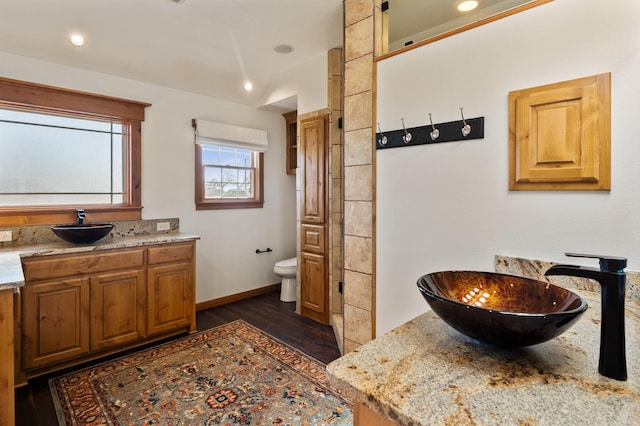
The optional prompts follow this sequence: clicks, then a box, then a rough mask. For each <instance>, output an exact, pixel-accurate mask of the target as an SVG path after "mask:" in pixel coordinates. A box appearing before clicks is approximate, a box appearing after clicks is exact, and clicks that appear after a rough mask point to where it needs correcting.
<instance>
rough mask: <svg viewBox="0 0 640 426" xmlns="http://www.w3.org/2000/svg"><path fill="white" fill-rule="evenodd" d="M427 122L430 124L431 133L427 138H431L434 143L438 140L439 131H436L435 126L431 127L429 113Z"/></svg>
mask: <svg viewBox="0 0 640 426" xmlns="http://www.w3.org/2000/svg"><path fill="white" fill-rule="evenodd" d="M429 121H430V122H431V129H432V130H431V133H429V136H431V140H432V141H435V140H436V139H438V136H440V130H438V129H436V126H434V125H433V120H432V119H431V113H429Z"/></svg>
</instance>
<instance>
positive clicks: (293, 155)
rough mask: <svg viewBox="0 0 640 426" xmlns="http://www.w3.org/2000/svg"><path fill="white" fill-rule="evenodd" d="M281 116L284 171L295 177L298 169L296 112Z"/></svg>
mask: <svg viewBox="0 0 640 426" xmlns="http://www.w3.org/2000/svg"><path fill="white" fill-rule="evenodd" d="M282 116H283V117H284V121H285V123H286V124H285V125H286V129H285V135H286V146H287V148H286V150H287V151H286V162H287V166H286V167H287V168H286V171H287V174H288V175H295V174H296V168H297V167H298V111H290V112H287V113H285V114H282Z"/></svg>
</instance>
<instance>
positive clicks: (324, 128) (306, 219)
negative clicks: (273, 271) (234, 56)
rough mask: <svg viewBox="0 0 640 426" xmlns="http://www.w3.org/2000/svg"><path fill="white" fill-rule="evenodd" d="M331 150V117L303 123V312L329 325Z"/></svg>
mask: <svg viewBox="0 0 640 426" xmlns="http://www.w3.org/2000/svg"><path fill="white" fill-rule="evenodd" d="M328 147H329V140H328V116H326V115H323V116H320V117H314V118H310V119H307V120H302V121H301V122H300V163H301V164H300V173H301V180H300V184H301V214H300V218H301V222H302V225H301V226H302V230H301V235H302V236H301V238H302V241H301V244H300V247H301V250H302V252H301V265H300V295H301V299H300V306H301V309H300V311H301V313H302V315H304V316H306V317H309V318H312V319H314V320H316V321H319V322H321V323H323V324H328V323H329V277H328V273H329V268H328V267H327V261H328V253H327V245H326V244H325V241H327V232H328V225H329V223H328V211H327V210H328V190H327V182H328ZM307 234H309V235H307Z"/></svg>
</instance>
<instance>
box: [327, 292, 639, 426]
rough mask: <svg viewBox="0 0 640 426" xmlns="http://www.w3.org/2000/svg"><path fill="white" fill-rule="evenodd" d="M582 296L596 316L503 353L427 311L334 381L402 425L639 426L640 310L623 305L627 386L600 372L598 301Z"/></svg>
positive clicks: (338, 367) (340, 364)
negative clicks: (554, 334) (564, 425)
mask: <svg viewBox="0 0 640 426" xmlns="http://www.w3.org/2000/svg"><path fill="white" fill-rule="evenodd" d="M580 293H581V295H582V296H583V297H584V298H585V299H586V300H587V303H588V304H589V308H588V309H587V311H586V312H585V314H583V316H582V317H581V318H580V319H579V320H578V321H577V322H576V324H574V326H573V327H572V328H570V329H569V330H567V331H566V332H565V333H563V334H562V335H560V336H558V337H556V338H554V339H551V340H550V341H548V342H544V343H541V344H538V345H534V346H530V347H526V348H517V349H500V348H496V347H494V346H491V345H487V344H484V343H481V342H478V341H476V340H474V339H471V338H469V337H467V336H464V335H463V334H461V333H459V332H457V331H456V330H454V329H453V328H451V327H450V326H448V325H447V324H446V323H444V322H443V321H442V320H441V319H440V318H439V317H438V316H437V315H436V314H435V313H434V312H433V311H430V310H429V311H427V312H426V313H424V314H422V315H420V316H418V317H416V318H414V319H413V320H411V321H409V322H407V323H405V324H403V325H401V326H399V327H398V328H396V329H394V330H392V331H390V332H388V333H386V334H384V335H383V336H380V337H378V338H376V339H375V340H373V341H371V342H369V343H366V344H365V345H362V346H361V347H359V348H358V349H356V350H354V351H352V352H350V353H348V354H346V355H344V356H343V357H341V358H338V359H337V360H335V361H333V362H331V363H330V364H329V365H328V366H327V376H328V378H329V382H330V383H331V385H332V386H333V387H335V388H336V389H337V390H338V391H339V392H341V393H342V394H344V395H345V396H346V397H347V398H349V399H350V400H351V402H352V403H361V404H363V405H365V406H367V407H368V408H370V409H372V410H374V411H376V412H378V413H380V414H381V415H383V416H384V417H386V418H388V419H391V420H393V421H395V422H396V423H398V424H401V425H436V424H445V425H446V424H493V425H502V424H505V425H513V424H527V425H534V424H535V425H538V426H542V425H557V424H567V425H583V424H616V425H627V424H628V425H638V424H640V386H639V383H640V365H639V364H638V358H639V357H640V341H638V339H637V338H635V337H636V336H638V335H640V304H639V303H638V302H637V301H627V303H626V305H625V306H626V313H625V315H626V337H627V339H626V343H627V349H626V356H627V368H628V373H629V379H628V380H627V381H617V380H613V379H610V378H607V377H604V376H602V375H600V374H599V373H598V371H597V370H598V357H599V343H600V296H599V294H598V293H595V292H588V291H581V292H580ZM416 297H420V296H419V295H417V296H416ZM425 303H426V302H425ZM427 309H428V308H427Z"/></svg>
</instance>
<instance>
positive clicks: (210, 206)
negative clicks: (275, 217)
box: [195, 144, 264, 210]
mask: <svg viewBox="0 0 640 426" xmlns="http://www.w3.org/2000/svg"><path fill="white" fill-rule="evenodd" d="M195 151H196V155H195V170H196V173H195V179H196V182H195V183H196V185H195V203H196V210H219V209H252V208H253V209H255V208H262V206H263V205H264V153H262V152H258V155H257V157H258V158H257V163H258V164H257V167H256V174H255V179H256V184H255V196H254V197H253V198H247V199H239V198H233V199H221V198H205V196H204V192H205V187H204V170H203V165H202V144H195Z"/></svg>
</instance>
